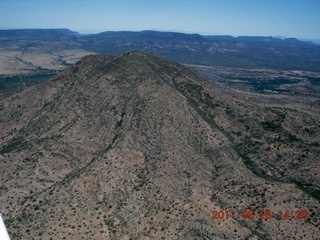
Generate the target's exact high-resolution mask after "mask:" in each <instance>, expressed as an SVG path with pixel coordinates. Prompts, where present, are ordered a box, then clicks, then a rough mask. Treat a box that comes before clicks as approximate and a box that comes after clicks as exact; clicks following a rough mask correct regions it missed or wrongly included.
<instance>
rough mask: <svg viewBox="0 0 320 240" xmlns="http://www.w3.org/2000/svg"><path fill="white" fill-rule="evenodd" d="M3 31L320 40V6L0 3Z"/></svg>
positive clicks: (173, 1) (163, 0) (285, 2)
mask: <svg viewBox="0 0 320 240" xmlns="http://www.w3.org/2000/svg"><path fill="white" fill-rule="evenodd" d="M0 28H2V29H5V28H6V29H8V28H15V29H16V28H69V29H71V30H74V31H78V32H82V33H90V32H101V31H111V30H112V31H118V30H131V31H140V30H162V31H180V32H186V33H200V34H212V35H233V36H239V35H242V36H243V35H246V36H285V37H297V38H307V39H320V0H192V1H191V0H91V1H90V0H77V1H74V0H0Z"/></svg>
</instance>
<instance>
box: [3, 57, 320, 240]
mask: <svg viewBox="0 0 320 240" xmlns="http://www.w3.org/2000/svg"><path fill="white" fill-rule="evenodd" d="M279 101H280V102H281V99H277V101H274V100H273V101H271V100H270V99H269V102H268V101H267V100H266V99H261V98H256V97H255V96H254V95H250V97H248V95H245V96H244V95H241V94H239V93H235V92H228V91H226V90H224V89H222V88H221V87H218V86H214V85H212V84H211V83H209V82H208V81H207V80H205V79H203V78H201V77H199V76H197V75H196V74H195V73H194V72H192V71H191V70H189V69H187V68H185V67H183V66H181V65H179V64H177V63H173V62H168V61H166V60H163V59H161V58H159V57H157V56H154V55H151V54H146V53H142V52H137V51H134V52H128V53H126V54H121V55H94V56H87V57H84V58H83V59H82V60H81V61H79V62H77V63H76V64H75V65H74V66H73V67H71V68H69V69H67V70H66V71H65V72H63V73H62V74H60V75H58V76H56V77H54V78H52V79H50V80H49V81H46V82H44V83H42V84H40V85H37V86H34V87H31V88H28V89H26V90H25V91H23V92H21V93H19V94H16V95H13V96H12V97H10V98H7V99H4V100H2V101H1V102H0V112H1V114H0V122H1V126H2V128H1V130H0V132H1V139H0V141H1V142H0V144H1V145H0V164H1V165H0V166H1V167H0V179H1V181H0V182H1V187H0V206H1V211H2V213H3V217H4V219H5V222H6V224H7V227H8V231H9V233H10V235H11V237H12V239H285V238H286V239H289V238H291V239H295V238H296V239H300V238H302V239H314V236H316V235H317V234H318V233H319V224H320V223H319V190H318V187H319V164H318V159H319V158H318V157H319V140H320V139H319V135H317V134H314V133H315V132H319V128H320V127H319V126H320V125H319V109H318V108H317V107H316V104H315V107H314V108H313V110H312V112H311V111H310V110H309V111H307V110H306V108H305V107H304V106H303V104H302V103H301V104H300V105H299V104H298V103H297V104H298V105H289V104H283V106H282V108H281V109H279V108H278V105H277V103H278V102H279ZM312 101H313V100H312ZM297 106H300V107H297ZM299 124H303V126H304V127H305V128H308V129H309V130H308V131H307V130H304V129H299V127H298V126H300V125H299ZM297 129H298V130H297ZM306 148H308V149H307V150H306ZM279 154H280V155H281V157H280V155H279ZM302 154H304V155H303V156H302ZM292 161H293V162H292ZM215 210H223V211H224V216H223V217H222V215H220V217H218V219H213V218H214V216H215V215H214V211H215ZM232 210H234V212H232ZM244 210H247V212H249V211H253V212H254V214H255V217H254V219H250V218H251V215H250V213H249V215H248V214H247V212H245V213H244V215H243V216H244V218H245V219H244V218H242V213H243V211H244ZM263 210H264V211H267V210H270V211H271V212H272V213H273V216H272V217H271V218H270V219H266V217H265V215H264V212H262V211H263ZM286 210H288V214H289V215H290V219H286V218H285V217H284V216H283V215H282V216H281V215H280V213H279V211H282V212H283V214H284V213H285V212H286ZM303 210H305V211H306V212H307V213H308V215H309V217H307V218H305V217H304V215H303V216H302V214H300V216H299V211H300V212H302V211H303ZM226 211H228V217H227V216H226V215H227V213H226ZM304 213H305V212H304ZM297 215H298V217H297V219H296V218H295V217H296V216H297ZM260 216H261V219H260ZM268 216H269V215H268ZM219 218H220V219H219ZM248 218H249V219H248Z"/></svg>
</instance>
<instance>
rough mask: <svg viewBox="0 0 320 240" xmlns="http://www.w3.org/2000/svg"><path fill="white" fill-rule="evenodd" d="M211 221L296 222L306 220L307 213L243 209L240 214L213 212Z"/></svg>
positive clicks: (300, 211)
mask: <svg viewBox="0 0 320 240" xmlns="http://www.w3.org/2000/svg"><path fill="white" fill-rule="evenodd" d="M212 214H213V215H212V219H213V220H219V219H220V220H221V219H228V218H233V219H236V218H242V219H248V220H252V219H261V220H268V219H272V218H276V219H278V220H281V219H296V220H306V219H308V217H309V213H308V211H307V210H306V209H301V210H300V209H299V210H296V211H294V212H292V211H291V212H290V211H289V210H283V211H282V210H280V211H278V212H272V211H270V210H269V209H262V210H259V211H256V212H254V211H253V210H248V209H245V210H243V211H241V212H236V211H235V210H233V209H232V210H213V211H212Z"/></svg>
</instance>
